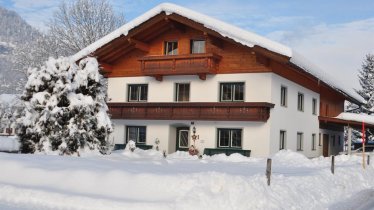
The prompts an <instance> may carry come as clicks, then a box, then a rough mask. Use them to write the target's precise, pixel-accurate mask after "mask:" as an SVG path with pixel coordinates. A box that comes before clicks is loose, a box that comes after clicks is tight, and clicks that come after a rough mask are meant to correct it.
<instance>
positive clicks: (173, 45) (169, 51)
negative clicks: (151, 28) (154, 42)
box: [164, 41, 178, 55]
mask: <svg viewBox="0 0 374 210" xmlns="http://www.w3.org/2000/svg"><path fill="white" fill-rule="evenodd" d="M164 47H165V52H164V54H165V55H178V42H177V41H167V42H165V46H164Z"/></svg>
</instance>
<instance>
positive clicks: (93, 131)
mask: <svg viewBox="0 0 374 210" xmlns="http://www.w3.org/2000/svg"><path fill="white" fill-rule="evenodd" d="M29 73H30V76H29V79H28V82H27V84H26V86H25V91H24V93H23V96H22V100H24V101H25V107H26V108H25V115H24V116H23V117H22V118H21V120H20V123H19V131H18V136H19V139H20V143H21V148H20V149H21V152H23V153H34V152H36V151H38V152H45V153H48V152H50V151H59V154H61V155H63V154H68V155H71V154H74V153H77V152H79V150H83V149H87V148H88V149H90V150H96V151H100V152H101V153H106V152H107V150H108V143H107V137H108V135H109V133H110V132H111V131H112V126H111V123H110V119H109V117H108V114H107V111H108V107H107V105H106V103H105V93H104V89H103V85H102V83H101V81H102V76H101V75H100V73H99V67H98V62H97V60H96V59H95V58H90V57H89V58H85V59H83V60H81V61H80V63H79V65H77V64H76V63H75V62H74V61H73V60H72V59H70V58H63V57H62V58H59V59H57V60H56V59H53V58H50V59H49V60H48V61H47V62H46V64H45V65H44V66H42V67H41V68H40V69H36V68H35V69H32V70H31V71H30V72H29Z"/></svg>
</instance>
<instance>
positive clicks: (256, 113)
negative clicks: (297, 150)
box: [108, 102, 274, 122]
mask: <svg viewBox="0 0 374 210" xmlns="http://www.w3.org/2000/svg"><path fill="white" fill-rule="evenodd" d="M108 107H109V112H110V114H111V116H112V119H143V120H213V121H259V122H266V121H267V120H268V119H269V117H270V108H273V107H274V104H271V103H266V102H238V103H236V102H233V103H221V102H190V103H108Z"/></svg>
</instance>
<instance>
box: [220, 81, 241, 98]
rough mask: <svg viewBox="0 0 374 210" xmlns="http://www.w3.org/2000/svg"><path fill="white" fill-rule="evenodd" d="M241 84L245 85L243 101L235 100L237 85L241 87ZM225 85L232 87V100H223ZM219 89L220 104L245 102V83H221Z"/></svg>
mask: <svg viewBox="0 0 374 210" xmlns="http://www.w3.org/2000/svg"><path fill="white" fill-rule="evenodd" d="M239 84H241V85H243V100H236V99H235V88H236V85H239ZM223 85H230V86H231V100H223ZM219 87H220V92H219V98H220V102H244V101H245V82H220V83H219Z"/></svg>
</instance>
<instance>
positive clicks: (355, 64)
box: [0, 0, 374, 88]
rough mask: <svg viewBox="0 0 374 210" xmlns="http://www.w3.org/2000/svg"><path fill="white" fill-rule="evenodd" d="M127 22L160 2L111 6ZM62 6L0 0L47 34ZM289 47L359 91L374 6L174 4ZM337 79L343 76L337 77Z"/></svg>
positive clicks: (272, 0) (53, 1)
mask: <svg viewBox="0 0 374 210" xmlns="http://www.w3.org/2000/svg"><path fill="white" fill-rule="evenodd" d="M109 1H110V3H111V4H112V5H113V6H114V8H115V10H116V11H117V12H121V13H123V14H124V15H125V18H126V20H127V21H130V20H131V19H133V18H135V17H137V16H139V15H141V14H142V13H144V12H146V11H147V10H149V9H151V8H153V7H154V6H156V5H158V4H160V3H162V2H163V1H160V0H109ZM60 2H61V1H60V0H0V6H3V7H5V8H8V9H11V10H14V11H16V12H18V13H19V14H20V15H21V16H22V17H23V18H24V19H25V20H26V21H27V22H29V23H30V24H31V25H33V26H35V27H37V28H39V29H41V30H45V25H44V23H45V21H46V20H48V19H49V18H50V17H51V16H52V14H53V11H54V10H55V9H56V7H57V6H58V5H59V4H60ZM168 2H171V3H175V4H178V5H181V6H184V7H187V8H190V9H193V10H196V11H198V12H201V13H204V14H206V15H209V16H212V17H214V18H217V19H220V20H223V21H225V22H228V23H231V24H234V25H237V26H239V27H241V28H244V29H246V30H249V31H252V32H255V33H258V34H260V35H263V36H266V37H268V38H270V39H273V40H275V41H278V42H281V43H283V44H286V45H288V46H290V47H292V48H294V49H295V50H297V51H298V52H300V53H301V54H303V55H304V56H305V57H307V58H309V59H310V60H311V61H312V62H313V63H315V64H316V65H318V66H320V67H321V68H323V69H325V70H326V71H328V72H329V74H331V75H333V76H335V77H336V78H337V79H339V80H341V81H342V83H343V84H346V85H347V86H348V87H356V88H357V87H358V81H357V79H356V78H357V77H356V74H357V70H358V69H359V68H360V65H361V62H362V59H363V57H364V56H365V54H367V53H374V38H373V37H374V1H373V0H355V1H353V0H308V1H307V0H304V1H303V0H231V1H229V0H214V1H207V0H187V1H182V0H174V1H173V0H170V1H168ZM336 75H339V76H336Z"/></svg>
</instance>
